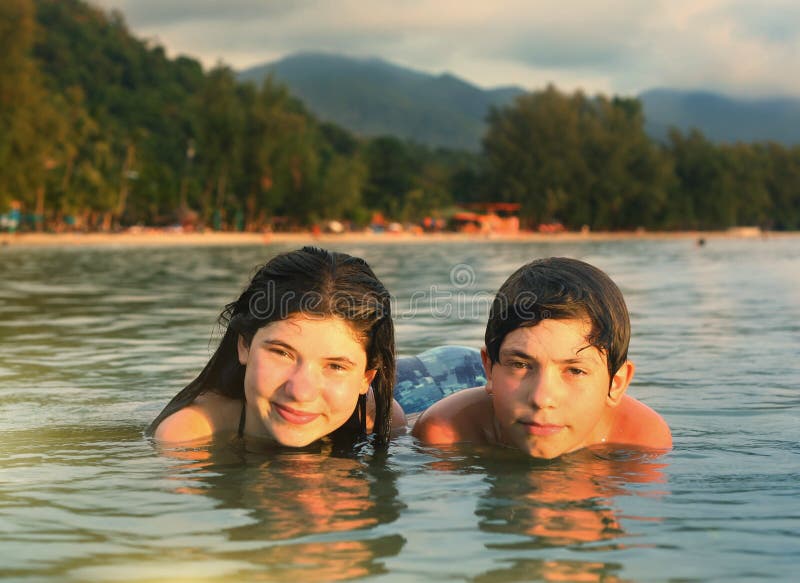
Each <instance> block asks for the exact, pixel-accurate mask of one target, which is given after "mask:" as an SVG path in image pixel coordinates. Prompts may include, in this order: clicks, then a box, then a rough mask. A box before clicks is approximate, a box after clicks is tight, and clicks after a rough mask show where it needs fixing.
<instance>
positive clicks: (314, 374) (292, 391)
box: [284, 364, 322, 403]
mask: <svg viewBox="0 0 800 583" xmlns="http://www.w3.org/2000/svg"><path fill="white" fill-rule="evenodd" d="M321 386H322V379H321V376H320V374H319V371H318V370H316V369H315V368H314V367H312V366H309V365H307V364H298V365H297V366H296V367H295V369H294V371H292V374H290V375H289V378H288V379H286V383H285V384H284V392H285V393H286V395H287V396H288V397H290V398H291V399H293V400H294V401H296V402H298V403H303V402H310V401H313V400H315V399H316V398H317V396H318V395H319V391H320V388H321Z"/></svg>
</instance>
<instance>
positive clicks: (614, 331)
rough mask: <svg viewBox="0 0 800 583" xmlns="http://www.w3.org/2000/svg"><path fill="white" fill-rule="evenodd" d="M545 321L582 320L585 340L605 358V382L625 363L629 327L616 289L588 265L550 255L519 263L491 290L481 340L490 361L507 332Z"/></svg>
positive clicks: (621, 300) (598, 270) (627, 316)
mask: <svg viewBox="0 0 800 583" xmlns="http://www.w3.org/2000/svg"><path fill="white" fill-rule="evenodd" d="M547 318H553V319H556V320H567V319H572V318H577V319H586V320H588V321H589V322H590V324H591V330H590V331H589V335H588V337H587V339H586V340H587V342H588V343H589V345H590V346H594V347H596V348H597V349H598V350H600V352H602V353H603V354H604V355H605V357H606V362H607V366H608V374H609V378H611V377H613V376H614V374H615V373H616V372H617V371H618V370H619V368H620V367H621V366H622V365H623V364H624V363H625V361H626V360H627V359H628V343H629V342H630V337H631V323H630V317H629V315H628V308H627V307H626V306H625V299H624V298H623V296H622V292H621V291H620V289H619V288H618V287H617V285H616V284H615V283H614V282H613V281H612V280H611V278H610V277H608V275H606V274H605V273H604V272H603V271H601V270H600V269H598V268H597V267H594V266H593V265H589V264H588V263H585V262H583V261H579V260H578V259H569V258H565V257H550V258H547V259H537V260H535V261H531V262H530V263H528V264H527V265H523V266H522V267H520V268H519V269H518V270H517V271H515V272H514V273H512V274H511V276H510V277H509V278H508V279H507V280H506V281H505V283H503V285H502V286H501V287H500V290H499V291H498V292H497V295H496V296H495V299H494V301H493V302H492V307H491V309H490V311H489V321H488V323H487V324H486V336H485V338H484V340H485V343H486V351H487V352H488V354H489V358H490V359H491V361H492V362H497V361H498V359H499V356H500V345H501V344H502V343H503V340H504V339H505V337H506V336H507V335H508V334H509V333H511V332H513V331H514V330H516V329H517V328H521V327H523V326H535V325H536V324H538V323H539V322H541V321H542V320H543V319H547Z"/></svg>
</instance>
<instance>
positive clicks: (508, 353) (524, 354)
mask: <svg viewBox="0 0 800 583" xmlns="http://www.w3.org/2000/svg"><path fill="white" fill-rule="evenodd" d="M500 356H506V357H508V356H516V357H517V358H525V359H527V360H536V358H534V357H533V356H531V355H530V354H528V353H527V352H524V351H522V350H517V349H513V348H506V349H504V350H501V351H500Z"/></svg>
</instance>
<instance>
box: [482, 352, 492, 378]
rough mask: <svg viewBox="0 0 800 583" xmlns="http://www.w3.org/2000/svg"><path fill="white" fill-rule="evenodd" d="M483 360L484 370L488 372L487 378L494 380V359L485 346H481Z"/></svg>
mask: <svg viewBox="0 0 800 583" xmlns="http://www.w3.org/2000/svg"><path fill="white" fill-rule="evenodd" d="M481 362H483V372H485V373H486V380H487V381H490V380H492V359H491V358H489V353H488V352H487V350H486V347H485V346H484V347H483V348H481Z"/></svg>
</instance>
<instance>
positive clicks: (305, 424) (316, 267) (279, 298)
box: [147, 247, 405, 447]
mask: <svg viewBox="0 0 800 583" xmlns="http://www.w3.org/2000/svg"><path fill="white" fill-rule="evenodd" d="M219 321H220V324H221V325H222V326H223V327H226V331H225V334H224V336H223V338H222V341H221V342H220V344H219V347H218V348H217V350H216V352H214V354H213V355H212V357H211V359H210V360H209V362H208V364H206V366H205V368H204V369H203V370H202V372H201V373H200V374H199V375H198V377H197V378H196V379H195V380H193V381H192V382H191V383H189V385H187V386H186V387H185V388H184V389H183V390H182V391H180V392H179V393H178V394H177V395H176V396H175V397H174V398H173V399H172V400H171V401H170V402H169V403H168V404H167V406H166V407H165V408H164V410H163V411H162V412H161V413H160V414H159V415H158V417H156V419H155V420H154V421H153V422H152V424H151V425H150V427H149V428H148V430H147V433H148V434H150V435H153V437H154V438H155V440H156V441H158V442H161V443H180V442H188V441H195V440H200V439H207V438H210V437H211V436H219V435H228V436H233V435H237V436H238V437H240V438H241V437H244V438H254V439H258V440H261V441H263V442H265V443H267V444H276V445H281V446H288V447H303V446H306V445H309V444H311V443H313V442H315V441H317V440H319V439H321V438H324V437H326V436H329V437H331V439H332V440H333V441H334V443H350V442H352V443H355V442H356V441H359V440H361V439H364V438H366V436H367V434H369V433H373V434H374V435H375V437H376V440H377V441H378V443H383V444H385V443H386V442H387V441H388V439H389V436H390V432H391V429H392V422H393V421H394V426H395V427H399V428H404V427H405V419H404V417H403V414H402V410H401V409H400V407H399V405H396V404H394V401H393V399H392V396H393V390H394V383H395V356H394V350H395V342H394V325H393V323H392V314H391V305H390V297H389V293H388V292H387V291H386V288H385V287H384V286H383V284H382V283H381V282H380V281H379V280H378V278H377V277H376V276H375V274H374V273H373V272H372V270H371V269H370V268H369V266H368V265H367V263H366V262H365V261H364V260H363V259H360V258H357V257H352V256H350V255H347V254H344V253H334V252H330V251H325V250H322V249H317V248H314V247H304V248H303V249H300V250H297V251H292V252H289V253H284V254H281V255H278V256H276V257H274V258H273V259H272V260H270V261H269V262H268V263H267V264H266V265H264V266H263V267H261V268H260V269H259V270H258V272H257V273H256V274H255V276H254V277H253V278H252V280H251V282H250V284H249V285H248V287H247V289H246V290H245V291H244V292H243V293H242V294H241V296H240V297H239V299H237V300H236V301H235V302H232V303H230V304H228V305H227V306H226V307H225V310H224V311H223V312H222V314H221V316H220V319H219ZM393 408H394V409H395V410H396V411H397V415H396V416H395V418H394V420H393V415H392V413H393Z"/></svg>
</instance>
